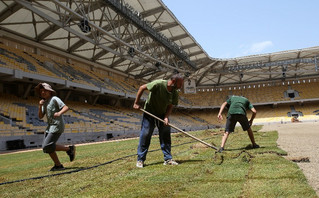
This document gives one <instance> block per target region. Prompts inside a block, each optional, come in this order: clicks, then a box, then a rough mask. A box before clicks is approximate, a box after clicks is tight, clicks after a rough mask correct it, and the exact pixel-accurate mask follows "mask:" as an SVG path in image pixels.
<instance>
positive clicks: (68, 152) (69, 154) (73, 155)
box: [66, 145, 75, 162]
mask: <svg viewBox="0 0 319 198" xmlns="http://www.w3.org/2000/svg"><path fill="white" fill-rule="evenodd" d="M69 148H70V150H68V151H67V152H66V153H67V154H68V156H69V158H70V162H72V161H73V160H74V158H75V146H74V145H72V146H69Z"/></svg>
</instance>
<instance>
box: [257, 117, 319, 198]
mask: <svg viewBox="0 0 319 198" xmlns="http://www.w3.org/2000/svg"><path fill="white" fill-rule="evenodd" d="M274 130H276V131H278V134H279V138H278V140H277V144H278V147H279V148H281V149H283V150H285V151H286V152H287V153H288V156H287V158H288V159H292V158H296V159H298V158H305V157H307V158H309V162H297V164H298V166H299V168H300V169H301V170H302V171H303V173H304V174H305V176H306V178H307V180H308V182H309V185H310V186H312V187H313V189H314V190H315V191H316V193H317V195H318V196H319V122H299V123H286V124H266V125H264V126H263V128H262V131H274Z"/></svg>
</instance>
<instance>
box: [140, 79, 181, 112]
mask: <svg viewBox="0 0 319 198" xmlns="http://www.w3.org/2000/svg"><path fill="white" fill-rule="evenodd" d="M167 82H168V81H167V80H154V81H153V82H150V83H148V84H147V85H146V86H147V89H148V90H149V91H150V93H149V95H148V99H147V100H146V102H145V105H144V109H145V110H146V111H148V112H150V113H152V114H154V115H157V116H161V115H164V114H165V113H166V109H167V106H168V105H170V104H173V105H177V104H178V92H177V90H175V89H173V90H172V91H171V92H169V91H168V90H167Z"/></svg>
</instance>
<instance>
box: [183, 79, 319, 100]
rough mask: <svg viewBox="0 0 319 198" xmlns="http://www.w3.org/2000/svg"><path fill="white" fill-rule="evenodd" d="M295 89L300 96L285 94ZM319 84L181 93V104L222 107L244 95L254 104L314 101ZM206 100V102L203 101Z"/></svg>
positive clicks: (302, 83)
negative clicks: (233, 98) (233, 96)
mask: <svg viewBox="0 0 319 198" xmlns="http://www.w3.org/2000/svg"><path fill="white" fill-rule="evenodd" d="M289 88H291V89H293V90H295V91H297V92H298V93H299V96H296V97H294V98H289V97H286V96H285V94H284V93H285V92H286V91H287V90H288V89H289ZM318 91H319V81H318V82H313V81H312V82H307V81H306V82H301V83H298V84H294V85H289V86H288V85H277V86H260V87H257V86H256V87H250V88H247V87H246V88H245V89H243V88H241V89H238V88H237V89H236V90H229V89H227V88H223V89H222V90H215V91H205V92H204V91H202V92H198V93H196V94H183V93H181V100H180V103H181V104H182V105H185V106H190V105H191V106H220V105H221V104H222V103H223V102H225V101H226V100H227V97H228V96H229V95H242V96H245V97H247V98H248V99H249V100H250V101H251V102H252V103H269V102H282V101H291V100H292V99H298V100H299V99H313V98H319V94H318ZM203 98H204V100H203Z"/></svg>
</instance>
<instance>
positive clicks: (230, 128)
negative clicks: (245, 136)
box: [225, 114, 250, 133]
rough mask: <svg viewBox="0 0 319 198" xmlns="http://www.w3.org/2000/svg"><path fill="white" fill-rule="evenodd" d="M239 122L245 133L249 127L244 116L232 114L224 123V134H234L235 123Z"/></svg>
mask: <svg viewBox="0 0 319 198" xmlns="http://www.w3.org/2000/svg"><path fill="white" fill-rule="evenodd" d="M237 122H239V123H240V125H241V127H242V128H243V130H244V131H247V130H248V129H249V128H250V126H249V122H248V119H247V117H246V115H242V114H232V115H229V116H228V117H227V121H226V128H225V131H226V132H229V133H231V132H234V129H235V126H236V123H237Z"/></svg>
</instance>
